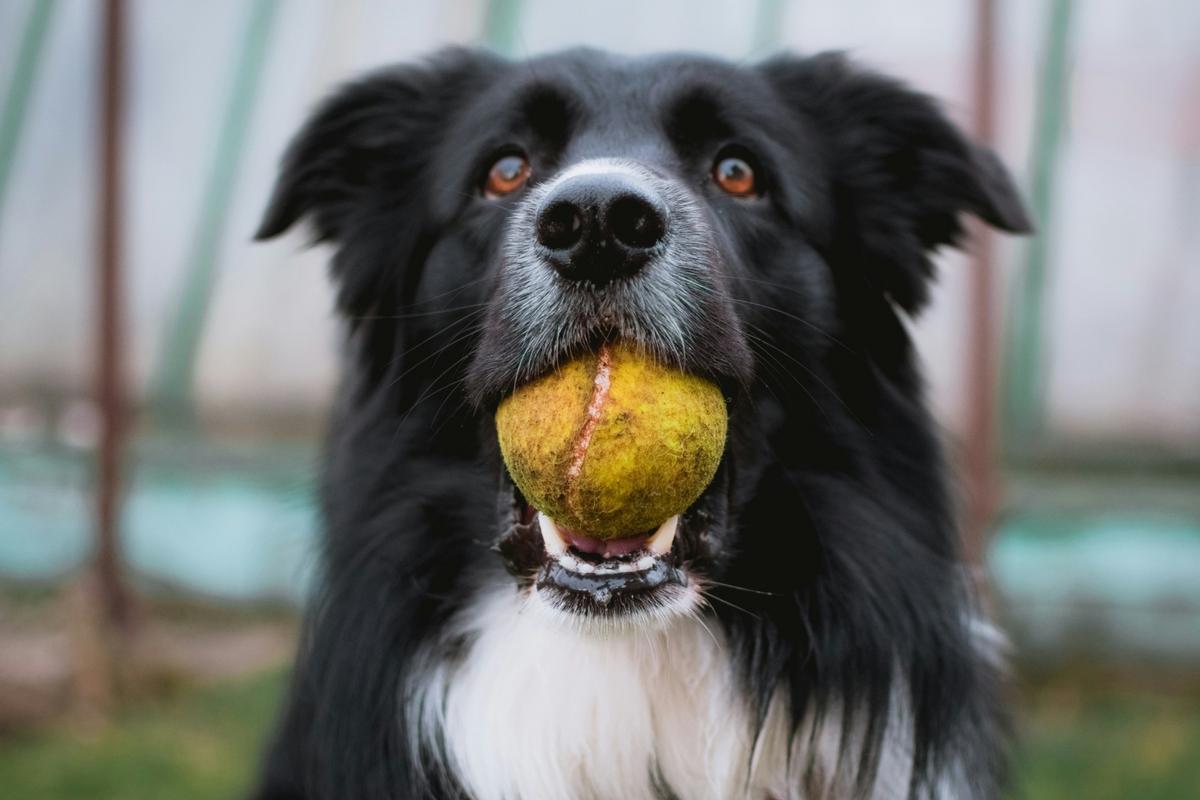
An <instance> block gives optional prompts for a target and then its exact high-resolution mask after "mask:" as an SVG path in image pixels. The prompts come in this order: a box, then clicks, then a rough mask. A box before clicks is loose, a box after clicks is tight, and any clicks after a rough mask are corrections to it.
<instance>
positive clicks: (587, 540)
mask: <svg viewBox="0 0 1200 800" xmlns="http://www.w3.org/2000/svg"><path fill="white" fill-rule="evenodd" d="M560 530H561V531H562V534H563V536H565V537H566V539H567V541H568V542H570V544H571V546H572V547H574V548H575V549H576V550H578V551H579V552H581V553H591V554H593V555H597V556H601V557H603V558H613V557H616V556H627V555H629V554H630V553H636V552H637V551H638V550H642V549H643V548H644V547H645V545H646V539H648V538H649V536H648V535H647V534H644V533H643V534H638V535H637V536H625V537H623V538H621V539H595V538H593V537H591V536H588V535H587V534H584V533H579V532H578V531H573V530H569V529H567V528H561V529H560Z"/></svg>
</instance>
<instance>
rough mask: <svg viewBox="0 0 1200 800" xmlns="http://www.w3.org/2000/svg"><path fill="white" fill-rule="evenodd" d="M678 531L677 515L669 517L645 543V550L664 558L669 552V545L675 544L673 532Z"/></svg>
mask: <svg viewBox="0 0 1200 800" xmlns="http://www.w3.org/2000/svg"><path fill="white" fill-rule="evenodd" d="M678 529H679V515H678V514H676V515H675V516H673V517H671V518H670V519H669V520H667V521H666V522H664V523H663V524H662V525H659V526H658V530H656V531H655V532H654V535H653V536H651V537H650V539H649V541H647V542H646V549H648V550H649V551H650V552H651V553H654V554H655V555H660V556H665V555H666V554H667V553H669V552H671V545H672V544H674V543H675V532H676V531H677V530H678Z"/></svg>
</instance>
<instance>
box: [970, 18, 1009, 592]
mask: <svg viewBox="0 0 1200 800" xmlns="http://www.w3.org/2000/svg"><path fill="white" fill-rule="evenodd" d="M995 28H996V2H995V0H976V3H975V29H974V37H973V38H974V64H973V69H972V85H971V97H972V109H973V111H972V119H971V127H972V133H973V134H974V136H975V138H976V139H978V140H979V141H980V142H982V143H984V144H991V143H992V141H993V139H994V137H995V121H994V114H993V107H994V103H995V70H996V65H995V61H996V52H995V51H996V30H995ZM970 232H971V252H972V254H973V259H972V261H973V263H972V264H971V269H970V290H969V292H970V295H969V302H968V318H969V326H970V328H969V330H968V339H967V341H968V347H967V364H966V402H967V406H966V427H965V431H964V434H965V437H964V438H965V446H964V448H963V456H964V466H965V469H966V483H967V498H966V509H965V511H966V513H965V519H964V525H965V527H964V531H963V535H964V542H963V545H964V547H963V550H964V555H965V556H966V558H967V563H968V564H970V565H971V566H972V567H974V568H977V569H979V568H982V566H983V561H984V557H985V555H986V550H987V537H988V533H989V531H990V528H991V523H992V518H993V516H994V514H995V512H996V509H997V507H998V505H999V500H1000V487H999V480H998V478H997V473H996V452H997V449H996V430H997V428H996V389H997V385H998V384H997V373H996V363H997V353H996V346H997V338H996V323H995V319H996V308H995V304H994V300H995V296H994V289H993V287H994V284H995V274H994V264H993V237H992V234H991V232H990V230H989V229H988V228H987V226H986V225H983V224H982V223H979V222H978V221H977V220H972V225H971V230H970Z"/></svg>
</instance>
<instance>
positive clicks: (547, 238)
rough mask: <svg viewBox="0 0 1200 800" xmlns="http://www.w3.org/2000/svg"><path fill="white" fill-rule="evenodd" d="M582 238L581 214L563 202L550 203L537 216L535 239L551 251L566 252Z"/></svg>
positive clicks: (575, 207)
mask: <svg viewBox="0 0 1200 800" xmlns="http://www.w3.org/2000/svg"><path fill="white" fill-rule="evenodd" d="M582 236H583V214H582V213H581V212H580V210H579V208H578V207H577V206H576V205H575V204H573V203H569V202H567V201H565V200H560V201H559V202H557V203H552V204H551V205H550V206H549V207H548V208H545V209H543V210H542V213H541V214H539V215H538V222H537V239H538V241H539V242H541V243H542V244H543V245H545V246H546V247H548V248H550V249H551V250H568V249H570V248H571V247H574V246H575V244H576V243H577V242H578V241H579V239H580V238H581V237H582Z"/></svg>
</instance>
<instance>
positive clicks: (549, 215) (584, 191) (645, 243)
mask: <svg viewBox="0 0 1200 800" xmlns="http://www.w3.org/2000/svg"><path fill="white" fill-rule="evenodd" d="M535 225H536V229H537V240H538V243H539V244H541V246H542V248H543V255H545V257H546V258H547V259H548V260H549V261H550V263H551V264H553V265H554V268H555V269H556V270H558V272H559V274H561V275H562V276H563V277H564V278H567V279H569V280H574V281H590V282H592V283H594V284H596V285H604V284H606V283H608V282H610V281H613V280H616V279H618V278H625V277H629V276H630V275H633V274H635V273H636V272H637V271H638V270H640V269H641V268H642V267H643V266H644V265H645V264H646V262H647V261H649V260H650V257H651V256H652V255H653V254H654V248H655V247H656V246H657V245H658V244H659V243H660V242H662V240H663V238H664V237H665V236H666V234H667V209H666V206H665V205H664V204H663V202H662V200H661V199H660V198H659V197H658V196H657V195H656V194H655V193H654V192H653V191H652V190H651V189H650V188H649V187H646V186H642V185H640V184H639V183H637V182H635V181H634V180H633V179H632V178H630V177H627V176H625V175H621V174H603V175H578V176H576V177H574V178H568V179H567V180H565V181H563V182H562V183H560V184H559V185H558V186H556V187H554V189H553V191H551V192H550V194H549V195H548V196H547V197H546V199H545V200H543V201H542V205H541V208H540V209H539V210H538V214H537V221H536V223H535Z"/></svg>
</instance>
